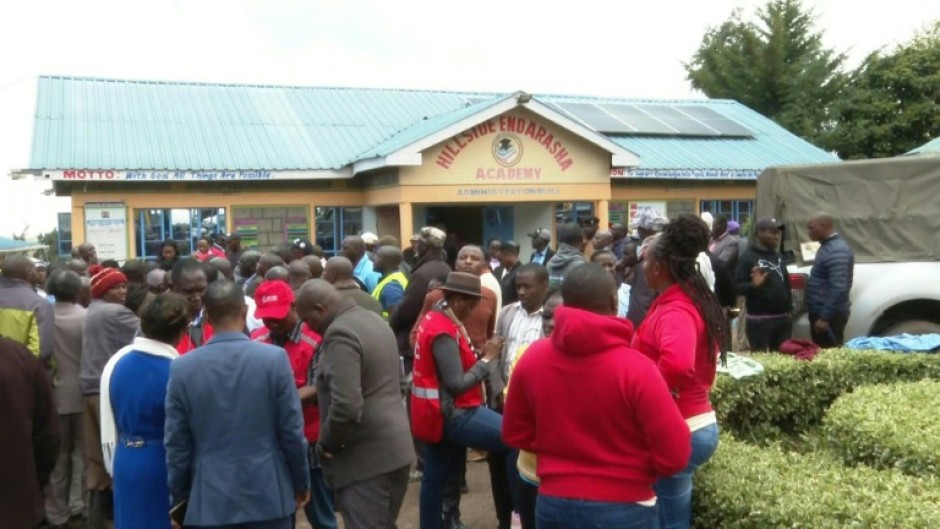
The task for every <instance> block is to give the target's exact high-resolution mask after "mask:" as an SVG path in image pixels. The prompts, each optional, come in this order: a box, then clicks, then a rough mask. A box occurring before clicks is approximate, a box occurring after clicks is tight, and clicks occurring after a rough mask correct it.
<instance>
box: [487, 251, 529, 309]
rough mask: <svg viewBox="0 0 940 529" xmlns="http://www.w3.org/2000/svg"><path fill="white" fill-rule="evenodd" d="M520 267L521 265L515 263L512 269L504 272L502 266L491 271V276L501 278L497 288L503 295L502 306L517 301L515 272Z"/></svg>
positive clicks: (517, 262)
mask: <svg viewBox="0 0 940 529" xmlns="http://www.w3.org/2000/svg"><path fill="white" fill-rule="evenodd" d="M520 266H522V263H521V262H519V261H516V264H515V265H513V267H512V268H510V269H509V270H506V269H505V268H503V267H502V266H500V267H498V268H497V269H496V270H494V271H493V275H495V276H496V277H499V278H501V279H500V280H499V287H500V290H502V293H503V306H504V307H505V306H506V305H509V304H510V303H515V302H517V301H519V295H518V294H516V272H518V271H519V267H520Z"/></svg>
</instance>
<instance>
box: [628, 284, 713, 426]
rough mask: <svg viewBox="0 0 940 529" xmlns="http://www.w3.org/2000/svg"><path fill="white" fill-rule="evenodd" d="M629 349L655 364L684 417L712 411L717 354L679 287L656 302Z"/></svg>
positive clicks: (675, 286)
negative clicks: (636, 351) (711, 400)
mask: <svg viewBox="0 0 940 529" xmlns="http://www.w3.org/2000/svg"><path fill="white" fill-rule="evenodd" d="M631 345H632V346H633V347H634V348H635V349H637V350H638V351H640V352H642V353H643V354H645V355H646V356H648V357H650V358H651V359H652V360H653V361H654V362H656V365H657V366H658V367H659V371H660V372H661V373H662V374H663V378H664V379H666V385H668V386H669V389H670V390H671V391H672V392H673V393H674V394H675V395H676V403H677V404H678V405H679V411H681V412H682V416H683V417H685V418H686V419H688V418H690V417H695V416H696V415H701V414H703V413H708V412H710V411H712V405H711V402H709V400H708V394H709V392H710V391H711V388H712V384H714V382H715V370H716V369H717V368H718V360H717V356H716V355H717V351H716V350H715V348H714V347H709V346H708V337H707V334H706V332H705V322H704V320H702V316H701V315H700V314H699V313H698V309H696V308H695V305H694V304H693V303H692V300H691V299H690V298H689V296H688V295H687V294H686V293H685V292H683V291H682V288H681V287H679V285H673V286H671V287H669V288H667V289H666V290H664V291H663V293H662V294H660V295H659V297H658V298H656V301H654V302H653V305H652V306H651V307H650V310H649V312H647V313H646V318H644V319H643V323H641V324H640V328H639V329H637V331H636V334H635V335H634V336H633V342H632V343H631Z"/></svg>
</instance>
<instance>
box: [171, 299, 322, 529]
mask: <svg viewBox="0 0 940 529" xmlns="http://www.w3.org/2000/svg"><path fill="white" fill-rule="evenodd" d="M205 308H206V315H207V317H208V318H209V322H210V323H211V325H212V326H213V328H214V329H215V335H214V336H213V337H212V339H211V340H209V342H208V343H207V344H206V345H204V346H202V347H199V348H198V349H196V350H194V351H192V352H190V353H188V354H186V355H184V356H181V357H180V358H178V359H176V360H174V361H173V363H172V364H171V366H170V381H169V385H168V388H167V397H166V432H165V439H164V445H165V447H166V459H167V471H168V479H169V486H170V494H171V496H172V500H173V505H174V506H175V505H178V504H180V503H181V502H184V501H186V502H188V503H187V506H186V517H185V520H184V526H187V527H188V526H191V525H192V526H199V527H219V526H224V527H229V526H234V525H236V524H237V527H239V528H244V529H249V528H250V529H262V528H263V529H269V528H270V529H275V528H277V529H281V528H284V529H289V528H290V527H292V526H293V517H294V513H295V512H296V510H297V509H299V508H300V507H302V506H303V505H304V504H306V503H307V502H308V501H309V500H310V474H309V472H308V471H307V441H306V440H305V439H304V432H303V426H304V423H303V416H302V414H301V409H300V399H299V398H298V397H297V390H296V389H295V385H294V376H293V374H292V372H291V368H290V364H289V362H288V359H287V355H286V354H284V350H283V349H281V348H279V347H275V346H272V345H265V344H260V343H255V342H252V341H251V340H249V339H248V337H247V336H245V334H244V333H243V332H242V329H243V327H244V325H245V315H246V313H247V308H246V306H245V295H244V293H243V292H242V290H241V289H240V288H238V286H236V285H235V284H234V283H231V282H227V281H219V282H216V283H213V284H212V285H211V286H210V287H209V289H208V291H207V293H206V296H205Z"/></svg>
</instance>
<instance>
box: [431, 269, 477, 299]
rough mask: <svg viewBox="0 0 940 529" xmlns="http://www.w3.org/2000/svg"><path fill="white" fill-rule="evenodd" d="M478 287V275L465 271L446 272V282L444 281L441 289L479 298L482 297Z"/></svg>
mask: <svg viewBox="0 0 940 529" xmlns="http://www.w3.org/2000/svg"><path fill="white" fill-rule="evenodd" d="M480 288H481V287H480V276H475V275H473V274H468V273H466V272H451V273H449V274H447V282H446V283H444V286H442V287H441V290H444V291H447V292H453V293H454V294H461V295H463V296H471V297H475V298H479V297H483V293H482V292H481V290H480Z"/></svg>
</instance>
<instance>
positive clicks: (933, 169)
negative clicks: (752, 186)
mask: <svg viewBox="0 0 940 529" xmlns="http://www.w3.org/2000/svg"><path fill="white" fill-rule="evenodd" d="M755 212H756V215H757V217H758V218H760V217H774V218H776V219H778V220H780V221H781V222H783V223H784V225H785V229H784V234H783V237H782V242H781V247H782V251H783V252H784V255H785V256H787V257H788V258H789V259H790V262H791V264H790V265H789V271H790V287H791V289H792V291H793V304H794V329H793V335H794V337H797V338H808V337H809V321H808V317H807V314H806V304H805V296H804V293H805V287H806V279H807V278H808V277H809V275H810V270H811V269H812V257H813V254H814V251H813V249H814V248H813V245H812V243H811V242H810V240H809V235H808V232H807V229H806V222H807V221H808V220H809V218H810V217H811V216H813V215H814V214H815V213H818V212H824V213H827V214H829V215H831V216H832V217H833V219H834V220H835V225H836V230H837V231H838V232H839V234H840V235H841V236H843V237H844V238H845V239H846V240H847V241H848V243H849V245H850V246H851V247H852V248H853V250H854V252H855V262H856V264H855V270H854V280H853V285H852V291H851V293H850V299H851V302H852V309H851V316H850V317H849V322H848V325H847V326H846V330H845V338H846V340H848V339H851V338H855V337H858V336H892V335H897V334H902V333H911V334H926V333H940V156H931V155H919V156H904V157H898V158H886V159H879V160H861V161H852V162H842V163H836V164H823V165H804V166H784V167H775V168H770V169H767V170H766V171H764V173H762V174H761V176H760V177H759V178H758V181H757V203H756V205H755Z"/></svg>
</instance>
